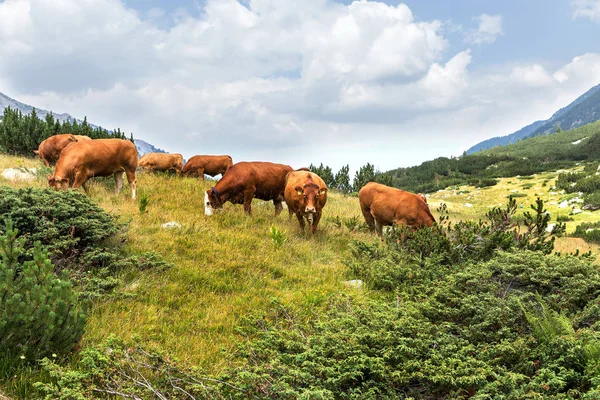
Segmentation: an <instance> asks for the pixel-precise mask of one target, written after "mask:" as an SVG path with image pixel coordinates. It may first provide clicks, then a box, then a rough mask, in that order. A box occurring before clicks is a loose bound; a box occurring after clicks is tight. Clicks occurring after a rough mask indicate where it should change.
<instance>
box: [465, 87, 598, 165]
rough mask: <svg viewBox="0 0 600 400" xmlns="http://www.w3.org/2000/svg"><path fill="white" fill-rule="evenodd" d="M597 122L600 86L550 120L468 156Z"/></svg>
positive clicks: (489, 141)
mask: <svg viewBox="0 0 600 400" xmlns="http://www.w3.org/2000/svg"><path fill="white" fill-rule="evenodd" d="M597 120H600V85H597V86H594V87H593V88H591V89H590V90H588V91H587V92H585V93H584V94H583V95H581V96H579V97H578V98H577V99H576V100H575V101H573V102H572V103H571V104H569V105H568V106H566V107H564V108H561V109H560V110H558V111H557V112H555V113H554V114H553V115H552V117H550V118H549V119H547V120H544V121H535V122H534V123H532V124H530V125H527V126H526V127H524V128H522V129H520V130H518V131H516V132H514V133H511V134H510V135H506V136H500V137H494V138H491V139H487V140H484V141H483V142H481V143H477V144H476V145H475V146H473V147H471V148H470V149H469V150H467V154H472V153H475V152H478V151H482V150H487V149H491V148H493V147H496V146H506V145H509V144H511V143H516V142H518V141H519V140H521V139H526V138H528V137H533V136H537V135H547V134H550V133H555V132H556V130H557V129H556V128H557V127H558V126H560V128H561V129H562V130H570V129H573V128H577V127H580V126H583V125H587V124H589V123H591V122H594V121H597Z"/></svg>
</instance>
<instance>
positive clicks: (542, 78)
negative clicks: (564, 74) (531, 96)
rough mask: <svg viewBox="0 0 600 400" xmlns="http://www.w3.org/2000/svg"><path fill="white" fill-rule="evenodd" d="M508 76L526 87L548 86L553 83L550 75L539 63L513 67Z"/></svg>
mask: <svg viewBox="0 0 600 400" xmlns="http://www.w3.org/2000/svg"><path fill="white" fill-rule="evenodd" d="M510 77H511V79H512V80H514V81H515V82H519V83H522V84H523V85H525V86H528V87H538V86H548V85H552V84H553V83H555V82H554V80H553V78H552V76H551V75H550V74H549V73H548V72H547V71H546V69H545V68H544V67H543V66H541V65H539V64H533V65H524V66H517V67H514V68H513V70H512V73H511V75H510Z"/></svg>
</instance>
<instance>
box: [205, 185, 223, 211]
mask: <svg viewBox="0 0 600 400" xmlns="http://www.w3.org/2000/svg"><path fill="white" fill-rule="evenodd" d="M219 208H223V203H222V202H221V197H220V196H219V192H218V191H217V189H215V188H214V187H211V188H210V189H208V190H207V191H206V193H204V214H206V215H212V214H213V212H214V210H215V209H219Z"/></svg>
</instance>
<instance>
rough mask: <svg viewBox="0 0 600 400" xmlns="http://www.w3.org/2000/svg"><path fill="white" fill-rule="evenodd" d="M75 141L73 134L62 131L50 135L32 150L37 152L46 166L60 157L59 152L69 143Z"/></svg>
mask: <svg viewBox="0 0 600 400" xmlns="http://www.w3.org/2000/svg"><path fill="white" fill-rule="evenodd" d="M75 142H77V139H76V138H75V136H74V135H71V134H70V133H64V134H61V135H54V136H50V137H49V138H48V139H46V140H44V141H43V142H42V143H40V145H39V146H38V149H37V150H34V151H33V152H34V153H35V154H37V155H38V156H39V157H40V158H41V159H42V161H43V162H44V164H46V166H47V167H49V166H50V164H55V163H56V161H57V160H58V158H59V157H60V152H61V151H63V149H64V148H65V147H67V146H68V145H70V144H71V143H75Z"/></svg>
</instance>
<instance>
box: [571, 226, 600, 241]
mask: <svg viewBox="0 0 600 400" xmlns="http://www.w3.org/2000/svg"><path fill="white" fill-rule="evenodd" d="M572 236H574V237H578V238H582V239H583V240H585V241H586V242H588V243H596V244H600V222H584V223H582V224H580V225H578V226H577V228H575V232H573V233H572Z"/></svg>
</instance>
